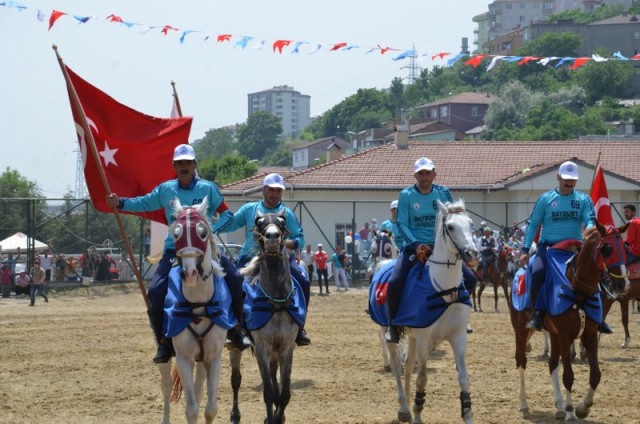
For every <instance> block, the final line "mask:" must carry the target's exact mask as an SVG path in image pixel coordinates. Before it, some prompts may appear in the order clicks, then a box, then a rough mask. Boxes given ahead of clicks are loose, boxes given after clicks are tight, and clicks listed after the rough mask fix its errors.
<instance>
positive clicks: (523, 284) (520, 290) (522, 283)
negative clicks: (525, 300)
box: [516, 272, 527, 296]
mask: <svg viewBox="0 0 640 424" xmlns="http://www.w3.org/2000/svg"><path fill="white" fill-rule="evenodd" d="M525 274H526V272H523V273H522V274H520V275H519V276H518V287H517V288H516V295H518V296H522V295H523V294H524V293H525V292H526V291H527V281H526V278H525Z"/></svg>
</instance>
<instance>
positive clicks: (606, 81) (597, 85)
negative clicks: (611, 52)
mask: <svg viewBox="0 0 640 424" xmlns="http://www.w3.org/2000/svg"><path fill="white" fill-rule="evenodd" d="M632 80H633V65H632V64H631V63H629V62H625V61H621V60H609V61H607V62H596V63H588V64H587V65H586V66H584V67H583V68H582V69H580V72H577V73H576V76H575V81H576V82H577V83H578V84H579V85H580V86H582V88H584V89H585V91H586V92H587V101H588V102H589V103H590V104H593V103H595V102H597V101H598V100H601V99H603V98H604V97H605V96H612V97H617V98H627V97H629V96H630V95H631V82H632Z"/></svg>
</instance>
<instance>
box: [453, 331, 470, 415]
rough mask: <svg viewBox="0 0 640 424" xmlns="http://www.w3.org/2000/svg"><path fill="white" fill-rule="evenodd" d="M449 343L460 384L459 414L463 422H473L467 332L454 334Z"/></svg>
mask: <svg viewBox="0 0 640 424" xmlns="http://www.w3.org/2000/svg"><path fill="white" fill-rule="evenodd" d="M449 343H450V344H451V347H452V348H453V354H454V356H455V360H456V369H457V370H458V384H459V385H460V415H461V416H462V420H463V421H464V422H465V424H472V423H473V410H472V409H471V387H470V384H469V372H468V371H467V362H466V355H467V333H466V332H464V331H463V332H461V333H457V334H455V335H454V336H453V337H452V338H451V339H450V340H449Z"/></svg>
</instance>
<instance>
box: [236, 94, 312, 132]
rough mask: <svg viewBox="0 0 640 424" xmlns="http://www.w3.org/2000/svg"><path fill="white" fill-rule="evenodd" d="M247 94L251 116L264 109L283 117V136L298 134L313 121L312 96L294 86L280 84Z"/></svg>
mask: <svg viewBox="0 0 640 424" xmlns="http://www.w3.org/2000/svg"><path fill="white" fill-rule="evenodd" d="M247 96H248V110H249V116H251V115H252V114H253V113H255V112H257V111H260V110H263V111H266V112H269V113H270V114H272V115H274V116H277V117H278V118H281V119H282V136H283V137H295V136H297V135H298V134H300V133H301V132H302V130H304V129H305V127H306V126H307V125H309V123H310V122H311V96H308V95H306V94H300V92H299V91H295V90H294V89H293V87H289V86H288V85H279V86H276V87H273V88H271V89H269V90H264V91H258V92H257V93H249V94H248V95H247Z"/></svg>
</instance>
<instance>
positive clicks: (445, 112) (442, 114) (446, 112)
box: [440, 106, 449, 118]
mask: <svg viewBox="0 0 640 424" xmlns="http://www.w3.org/2000/svg"><path fill="white" fill-rule="evenodd" d="M447 116H449V106H440V117H441V118H446V117H447Z"/></svg>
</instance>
